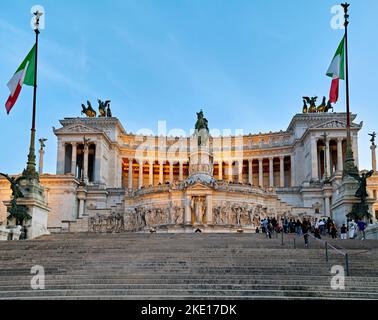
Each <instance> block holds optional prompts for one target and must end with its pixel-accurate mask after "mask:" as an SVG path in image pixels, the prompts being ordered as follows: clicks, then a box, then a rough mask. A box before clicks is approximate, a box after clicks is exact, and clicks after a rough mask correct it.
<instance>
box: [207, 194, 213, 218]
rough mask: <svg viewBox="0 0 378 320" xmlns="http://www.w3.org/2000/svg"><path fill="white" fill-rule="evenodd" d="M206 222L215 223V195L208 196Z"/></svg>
mask: <svg viewBox="0 0 378 320" xmlns="http://www.w3.org/2000/svg"><path fill="white" fill-rule="evenodd" d="M206 223H207V224H213V197H212V196H211V195H207V196H206Z"/></svg>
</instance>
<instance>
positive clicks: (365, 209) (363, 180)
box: [347, 170, 374, 220]
mask: <svg viewBox="0 0 378 320" xmlns="http://www.w3.org/2000/svg"><path fill="white" fill-rule="evenodd" d="M373 173H374V171H373V170H371V171H369V172H367V173H363V174H362V175H361V176H360V175H359V174H358V173H355V174H354V173H349V175H350V176H352V177H353V178H354V179H356V180H357V181H358V189H357V191H356V194H355V196H356V197H357V198H360V200H361V201H360V202H359V203H355V204H354V205H353V207H352V211H351V212H350V213H349V214H348V215H347V217H348V218H349V219H353V220H359V219H370V218H371V213H370V212H369V205H368V204H367V203H366V198H367V197H368V196H369V195H368V193H367V191H366V189H367V179H369V178H370V177H371V176H372V175H373Z"/></svg>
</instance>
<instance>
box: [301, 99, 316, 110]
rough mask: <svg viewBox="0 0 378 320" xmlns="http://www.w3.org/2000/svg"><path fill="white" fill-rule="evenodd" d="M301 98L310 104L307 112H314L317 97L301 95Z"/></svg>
mask: <svg viewBox="0 0 378 320" xmlns="http://www.w3.org/2000/svg"><path fill="white" fill-rule="evenodd" d="M303 99H304V100H305V101H306V102H307V103H308V104H309V105H310V108H309V109H308V113H316V100H317V99H318V97H312V98H310V97H303Z"/></svg>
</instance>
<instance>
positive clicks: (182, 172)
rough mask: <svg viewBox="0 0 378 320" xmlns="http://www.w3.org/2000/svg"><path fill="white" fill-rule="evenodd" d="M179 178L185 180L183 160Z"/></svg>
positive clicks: (180, 164) (180, 165) (180, 163)
mask: <svg viewBox="0 0 378 320" xmlns="http://www.w3.org/2000/svg"><path fill="white" fill-rule="evenodd" d="M179 180H180V181H183V180H184V163H183V162H182V161H180V162H179Z"/></svg>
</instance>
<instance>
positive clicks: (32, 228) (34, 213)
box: [17, 179, 50, 239]
mask: <svg viewBox="0 0 378 320" xmlns="http://www.w3.org/2000/svg"><path fill="white" fill-rule="evenodd" d="M20 186H21V188H22V193H23V195H24V198H19V199H18V201H17V204H18V205H24V206H26V207H27V208H28V213H29V215H30V216H31V217H32V218H31V220H29V221H27V222H26V228H27V239H34V238H37V237H40V236H43V235H46V234H50V233H49V231H48V230H47V218H48V214H49V212H50V208H49V207H48V206H47V201H46V198H45V190H44V187H43V186H42V185H41V184H40V183H39V182H38V181H37V180H33V179H26V180H21V181H20Z"/></svg>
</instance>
